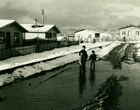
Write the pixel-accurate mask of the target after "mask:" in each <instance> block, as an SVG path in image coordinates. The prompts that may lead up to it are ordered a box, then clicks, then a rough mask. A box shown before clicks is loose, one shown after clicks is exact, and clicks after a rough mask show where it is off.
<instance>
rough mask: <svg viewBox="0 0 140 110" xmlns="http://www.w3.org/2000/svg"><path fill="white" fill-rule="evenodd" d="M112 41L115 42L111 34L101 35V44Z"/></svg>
mask: <svg viewBox="0 0 140 110" xmlns="http://www.w3.org/2000/svg"><path fill="white" fill-rule="evenodd" d="M112 40H113V37H112V35H111V34H107V33H101V34H100V42H105V41H112Z"/></svg>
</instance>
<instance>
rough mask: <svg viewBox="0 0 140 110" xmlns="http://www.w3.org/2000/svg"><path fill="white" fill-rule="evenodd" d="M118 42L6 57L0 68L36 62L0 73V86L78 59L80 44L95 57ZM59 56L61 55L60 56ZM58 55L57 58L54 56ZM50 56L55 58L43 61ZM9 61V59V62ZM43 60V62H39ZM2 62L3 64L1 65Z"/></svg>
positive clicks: (108, 50)
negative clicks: (93, 53)
mask: <svg viewBox="0 0 140 110" xmlns="http://www.w3.org/2000/svg"><path fill="white" fill-rule="evenodd" d="M119 44H120V43H119V42H118V43H115V42H114V43H110V42H105V43H95V44H81V45H78V46H71V47H64V48H57V49H53V50H51V51H46V52H42V53H39V54H38V53H34V54H30V55H26V56H20V57H14V58H10V59H7V60H5V61H1V62H0V68H1V67H2V69H6V68H12V67H14V66H19V65H23V64H29V63H31V62H37V61H40V62H38V63H36V64H32V65H29V66H24V67H19V68H17V69H15V70H14V71H13V72H12V74H11V73H10V74H9V73H5V74H1V75H0V86H3V85H5V84H8V83H11V82H15V81H16V80H18V79H23V78H27V77H29V76H31V75H34V74H38V73H40V72H41V71H47V70H51V69H53V68H56V67H60V66H63V65H65V64H68V63H71V62H74V61H77V60H78V57H79V55H78V53H76V52H79V51H80V50H81V47H82V45H86V47H87V48H86V50H87V53H88V55H89V54H90V53H91V50H92V49H94V50H95V52H96V54H97V57H98V58H101V57H103V56H105V55H107V54H108V53H109V52H110V51H111V50H112V49H114V48H115V47H116V46H117V45H119ZM99 46H103V47H102V49H101V48H98V47H99ZM60 56H61V57H60ZM56 57H59V58H56ZM50 58H56V59H55V60H50V61H43V60H46V59H50ZM9 61H11V62H10V63H9ZM41 61H43V62H41ZM2 64H3V65H2Z"/></svg>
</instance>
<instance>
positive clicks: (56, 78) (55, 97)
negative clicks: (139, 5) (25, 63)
mask: <svg viewBox="0 0 140 110" xmlns="http://www.w3.org/2000/svg"><path fill="white" fill-rule="evenodd" d="M100 62H102V61H100ZM100 62H97V64H96V71H95V75H94V73H92V72H90V62H89V61H88V62H87V65H86V66H87V68H86V73H85V75H82V76H81V75H80V74H79V65H78V63H77V62H75V63H72V64H70V65H67V66H65V67H63V68H59V69H57V70H54V71H51V72H47V73H46V74H43V75H41V76H37V77H34V78H30V79H25V80H22V81H19V82H16V83H13V84H10V85H7V86H5V87H3V88H1V89H0V97H2V98H4V101H3V102H0V108H1V110H25V109H26V110H49V109H53V110H70V109H72V108H75V107H77V106H80V105H81V104H83V103H84V102H86V101H87V100H88V98H89V97H90V96H91V95H92V94H94V93H95V92H96V90H97V89H98V87H99V85H100V84H101V83H102V82H103V81H104V80H105V79H106V77H107V76H110V74H109V72H107V71H109V70H110V69H111V68H110V69H108V70H106V71H105V70H104V69H101V68H100V66H101V63H100ZM108 65H110V64H109V63H108Z"/></svg>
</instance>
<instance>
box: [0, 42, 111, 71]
mask: <svg viewBox="0 0 140 110" xmlns="http://www.w3.org/2000/svg"><path fill="white" fill-rule="evenodd" d="M110 43H111V42H102V43H95V44H93V43H83V44H81V45H86V47H87V48H86V50H89V49H91V48H96V47H98V46H104V45H108V44H110ZM81 45H76V46H70V47H63V48H55V49H53V50H50V51H44V52H41V53H33V54H28V55H25V56H18V57H12V58H9V59H7V60H3V61H0V70H5V69H8V68H9V69H10V68H13V67H17V66H22V65H26V64H30V63H35V62H40V61H43V60H47V59H52V58H56V57H60V56H64V55H67V54H71V53H75V52H79V50H81V47H82V46H81Z"/></svg>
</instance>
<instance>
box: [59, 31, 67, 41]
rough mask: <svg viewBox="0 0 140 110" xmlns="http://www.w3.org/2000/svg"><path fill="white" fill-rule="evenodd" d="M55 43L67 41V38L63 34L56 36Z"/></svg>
mask: <svg viewBox="0 0 140 110" xmlns="http://www.w3.org/2000/svg"><path fill="white" fill-rule="evenodd" d="M57 41H68V37H67V35H66V34H63V33H60V34H57Z"/></svg>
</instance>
